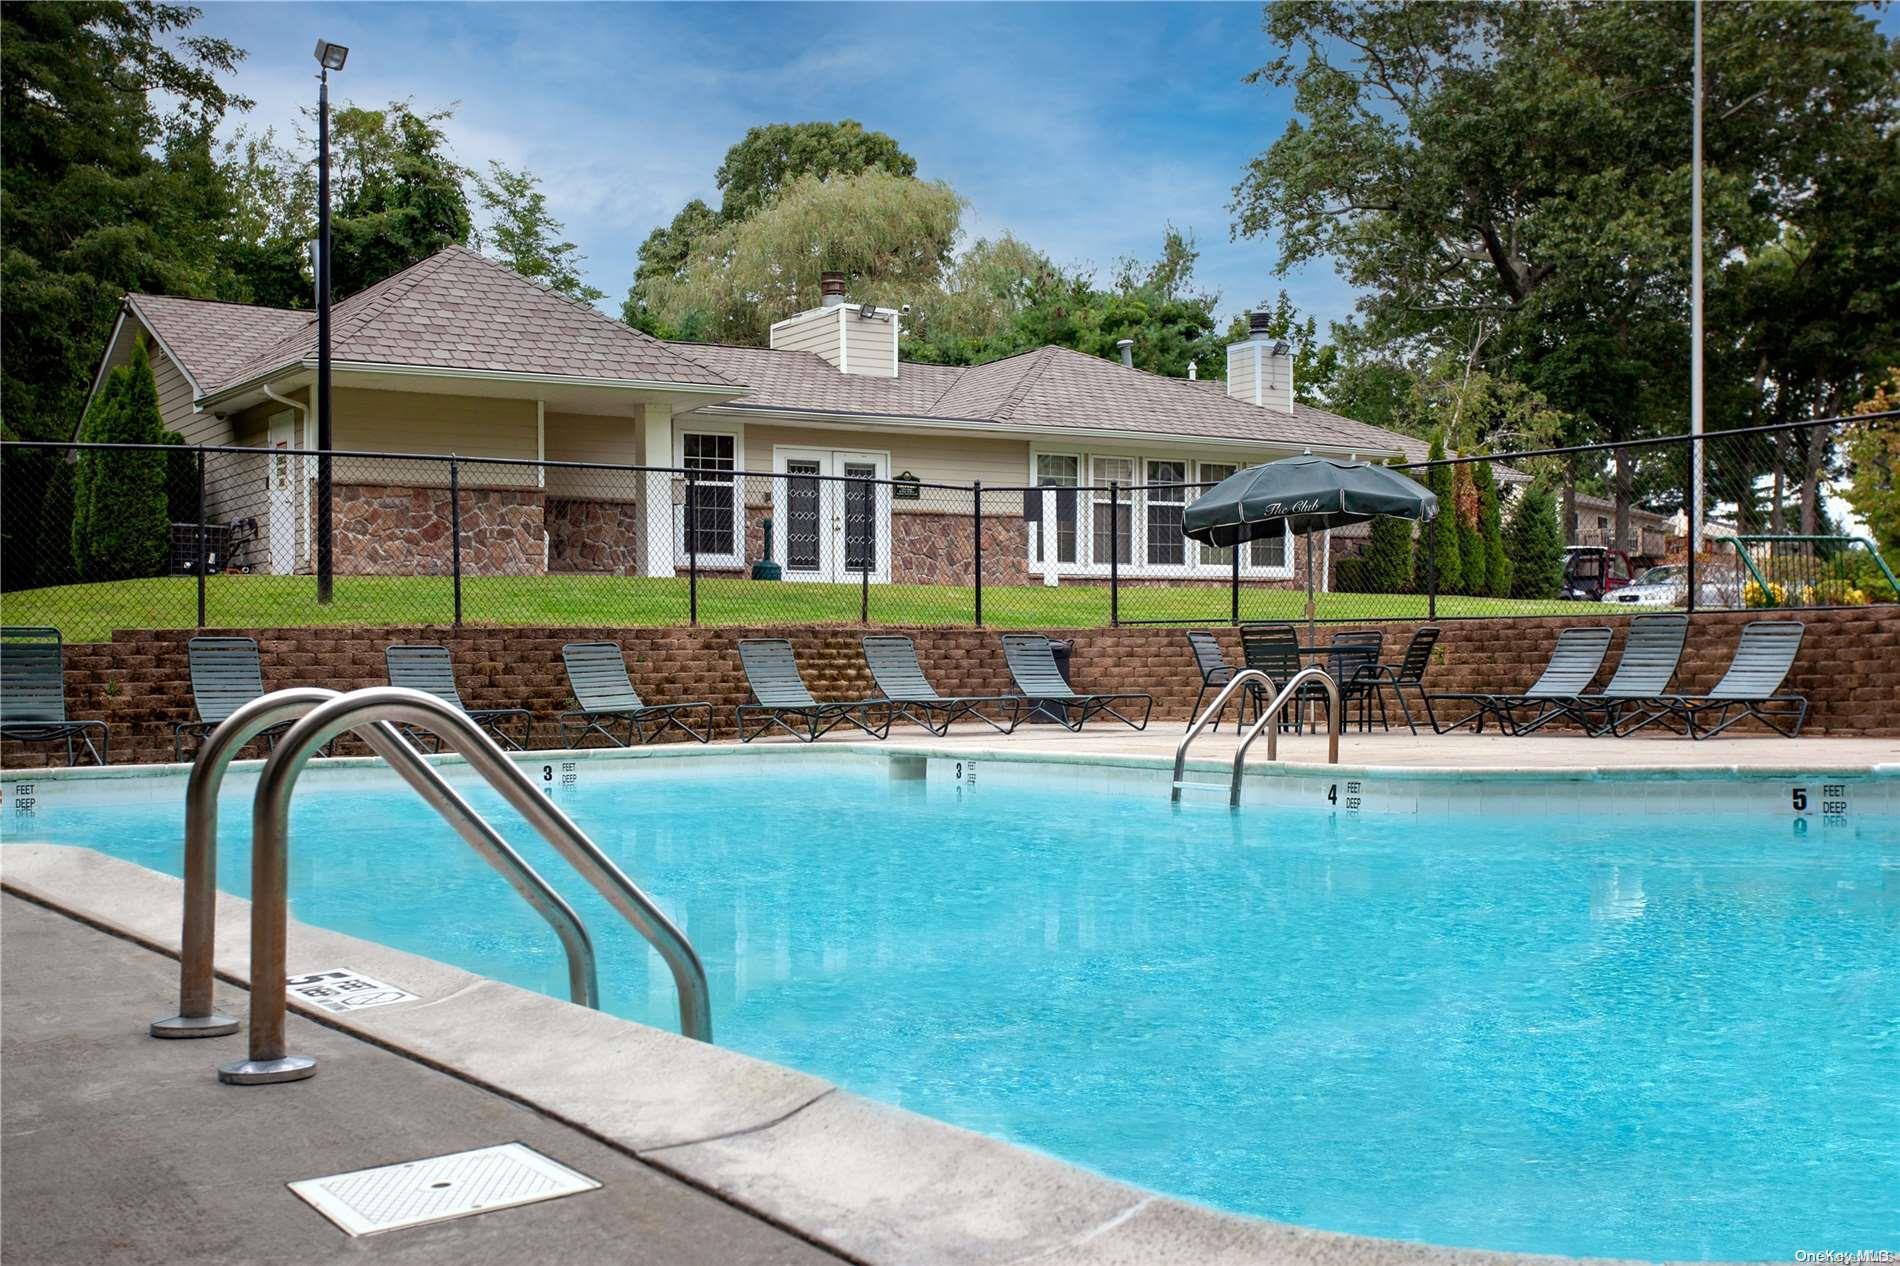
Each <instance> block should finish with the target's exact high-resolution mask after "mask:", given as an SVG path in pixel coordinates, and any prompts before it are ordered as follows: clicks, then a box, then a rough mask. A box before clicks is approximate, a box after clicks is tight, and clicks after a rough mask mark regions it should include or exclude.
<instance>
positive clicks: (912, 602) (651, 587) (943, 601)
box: [0, 575, 1580, 642]
mask: <svg viewBox="0 0 1900 1266" xmlns="http://www.w3.org/2000/svg"><path fill="white" fill-rule="evenodd" d="M687 600H688V596H687V582H686V581H685V580H683V579H668V580H647V579H639V578H628V577H623V576H592V575H553V576H492V577H471V578H468V579H465V580H464V581H463V582H462V618H463V621H464V622H465V623H468V624H548V625H579V626H603V627H606V626H649V627H658V626H665V625H677V624H685V623H687V620H688V614H687V610H688V609H687ZM859 603H860V591H859V587H858V586H857V585H820V584H796V583H788V582H783V581H779V582H773V581H757V580H741V579H734V578H726V577H721V578H716V579H702V580H701V581H700V582H699V622H700V623H701V624H711V625H754V626H770V625H794V624H855V623H857V622H858V620H859V618H860V607H859ZM1230 603H1231V598H1230V594H1229V592H1228V590H1227V589H1225V588H1210V587H1190V586H1181V587H1171V586H1132V585H1130V586H1123V588H1122V590H1121V601H1120V613H1119V614H1120V618H1121V620H1122V622H1123V623H1140V622H1154V623H1168V624H1210V625H1213V624H1225V623H1227V621H1228V620H1229V619H1230V618H1231V614H1232V611H1231V605H1230ZM1579 605H1580V604H1577V603H1567V602H1556V601H1550V602H1534V601H1533V602H1519V601H1511V600H1505V599H1496V598H1459V597H1449V596H1447V597H1441V598H1440V599H1439V600H1438V614H1439V615H1440V616H1441V617H1448V618H1449V617H1455V616H1474V615H1537V614H1558V613H1563V612H1575V611H1577V610H1578V609H1579ZM1305 608H1306V595H1305V593H1303V592H1301V591H1297V590H1289V589H1270V588H1265V587H1255V586H1249V585H1244V584H1243V586H1242V588H1241V591H1240V618H1241V619H1242V620H1298V619H1301V618H1303V617H1304V614H1305ZM973 611H974V608H973V594H972V592H971V590H970V588H969V587H968V586H958V585H872V586H871V587H870V620H871V622H872V623H873V624H916V625H931V624H938V625H967V624H969V623H970V622H971V619H972V616H973ZM1425 613H1426V600H1425V598H1424V596H1423V595H1418V594H1321V595H1319V618H1320V619H1322V620H1375V619H1417V618H1422V617H1423V616H1424V615H1425ZM454 615H455V605H454V592H453V590H452V588H451V585H450V581H449V579H448V578H447V577H445V576H339V577H337V579H336V590H335V597H334V600H333V601H332V602H330V603H329V604H328V605H320V604H319V603H318V602H317V600H316V585H315V582H314V581H313V580H312V579H311V578H310V577H308V576H213V577H211V578H210V580H209V581H208V582H207V585H206V603H205V625H206V626H207V627H209V628H268V627H287V628H294V627H300V626H306V625H325V624H345V625H364V624H372V625H373V624H449V623H451V622H452V621H453V619H454ZM0 620H4V622H5V623H7V624H13V625H51V626H53V627H55V628H57V629H59V631H60V633H61V634H62V635H63V636H64V637H65V639H66V640H67V641H69V642H101V641H105V640H107V639H108V638H110V637H111V635H112V631H113V630H114V629H188V628H195V627H197V625H198V588H197V584H196V582H195V581H193V580H192V579H191V578H189V577H160V578H157V579H152V580H122V581H112V582H107V583H99V584H85V585H60V586H56V587H53V588H48V589H25V590H20V591H18V592H15V593H8V594H3V595H0ZM983 623H984V624H985V625H994V626H995V627H997V628H1098V627H1104V626H1106V625H1108V624H1109V623H1110V610H1109V591H1108V588H1107V586H1105V585H1080V584H1072V585H1061V586H1058V587H1054V588H1051V587H1048V586H1044V585H1025V586H1013V587H1004V586H999V585H985V586H984V587H983Z"/></svg>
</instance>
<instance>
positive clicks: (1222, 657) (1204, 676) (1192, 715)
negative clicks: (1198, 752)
mask: <svg viewBox="0 0 1900 1266" xmlns="http://www.w3.org/2000/svg"><path fill="white" fill-rule="evenodd" d="M1187 640H1188V646H1189V647H1190V648H1191V649H1192V650H1193V651H1194V669H1195V671H1196V672H1198V673H1200V674H1201V689H1200V691H1199V692H1198V693H1197V694H1195V696H1194V707H1193V708H1192V709H1191V710H1190V711H1189V712H1188V722H1187V728H1188V729H1190V730H1191V729H1193V728H1194V723H1195V722H1196V721H1197V720H1199V719H1200V716H1201V700H1203V699H1205V698H1207V692H1208V691H1210V690H1213V691H1217V692H1218V691H1219V690H1220V688H1221V687H1222V686H1225V685H1226V684H1227V683H1228V682H1230V681H1232V680H1233V679H1234V674H1235V673H1237V672H1239V671H1240V669H1238V668H1236V667H1235V666H1234V665H1232V664H1230V663H1228V662H1227V652H1226V651H1224V650H1222V649H1221V644H1220V639H1219V638H1217V637H1215V636H1214V635H1213V634H1212V633H1209V632H1206V631H1205V630H1201V629H1196V630H1194V631H1192V632H1190V633H1189V634H1188V635H1187ZM1229 702H1230V703H1231V702H1233V701H1232V700H1229ZM1240 706H1241V711H1242V717H1241V720H1242V721H1243V722H1244V721H1245V719H1246V717H1245V711H1246V707H1247V695H1246V692H1245V691H1242V692H1241V697H1240ZM1221 711H1222V712H1225V711H1226V708H1224V707H1223V708H1222V709H1221ZM1213 728H1214V729H1216V730H1218V729H1220V718H1219V717H1215V718H1214V725H1213Z"/></svg>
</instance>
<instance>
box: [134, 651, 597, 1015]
mask: <svg viewBox="0 0 1900 1266" xmlns="http://www.w3.org/2000/svg"><path fill="white" fill-rule="evenodd" d="M341 697H342V692H341V691H338V690H329V689H325V688H324V687H322V686H295V687H291V688H289V689H285V690H276V691H272V692H271V693H269V694H265V695H260V696H259V697H257V698H256V699H252V700H250V701H249V702H247V703H244V704H242V705H240V706H239V707H238V708H236V709H234V710H233V711H232V713H231V715H230V716H229V717H227V718H226V719H225V720H223V721H221V722H220V723H219V724H218V726H217V728H215V729H214V730H213V731H212V732H211V734H210V735H209V736H208V737H207V738H206V739H205V741H204V743H203V745H202V746H201V747H200V748H199V750H198V755H197V757H196V759H194V760H193V761H192V763H191V773H190V775H189V776H188V777H187V779H186V781H185V856H184V862H185V873H184V887H185V893H184V897H185V900H184V926H183V928H182V930H181V932H180V936H179V955H178V1014H176V1015H174V1016H169V1017H167V1018H165V1019H163V1020H154V1021H153V1022H152V1025H151V1034H152V1036H153V1037H171V1038H177V1037H223V1036H225V1035H226V1034H230V1033H235V1032H237V1030H238V1022H237V1021H236V1020H235V1019H233V1018H231V1017H230V1016H226V1015H220V1014H219V1013H218V1011H217V1010H216V1009H215V1007H214V1006H213V1002H212V989H213V984H214V975H215V971H214V968H213V964H212V956H213V949H214V942H215V941H216V937H217V917H218V793H219V791H220V790H221V789H222V787H223V784H224V775H225V773H226V772H227V771H228V770H229V769H230V766H231V762H232V761H233V760H234V759H235V758H236V757H237V754H238V753H239V752H240V751H242V750H243V749H244V746H245V744H247V743H249V742H250V741H251V740H252V739H254V738H256V737H257V736H258V735H259V734H262V733H263V732H264V731H266V730H269V729H271V728H273V727H275V726H278V725H282V724H283V723H284V722H286V721H294V720H296V719H297V718H298V717H301V716H303V715H304V714H305V713H307V712H309V711H310V710H311V709H312V708H315V707H317V706H318V705H320V704H324V703H328V702H330V701H331V700H332V699H339V698H341ZM356 732H357V734H358V735H359V736H360V737H361V738H362V739H363V741H364V742H366V743H368V744H369V746H370V748H371V749H372V750H373V751H375V752H376V754H377V755H379V756H381V757H382V758H383V759H384V760H386V761H388V762H389V764H390V766H391V767H392V768H394V769H395V771H396V772H397V773H398V774H400V775H401V776H402V778H403V780H404V781H405V782H407V783H408V784H409V785H410V786H411V787H414V788H415V789H416V790H417V792H419V793H421V794H422V795H423V796H424V797H425V798H428V799H430V801H431V803H435V804H437V807H438V809H440V811H441V812H442V814H443V816H444V817H446V818H447V819H448V820H449V825H451V826H453V827H454V828H455V830H456V833H457V834H459V835H460V836H461V837H462V838H463V839H464V840H466V841H468V843H469V844H470V845H471V846H472V847H473V848H474V849H475V851H476V852H477V853H478V854H480V855H481V858H482V860H483V861H485V862H487V863H488V864H489V865H490V866H492V867H494V868H495V869H496V870H497V871H499V872H500V873H501V876H502V878H504V879H506V880H507V881H508V883H509V884H510V885H511V886H512V887H513V888H514V890H515V891H516V892H518V893H520V894H521V896H522V897H523V898H524V899H525V900H526V901H527V902H528V904H529V905H531V906H533V907H534V909H535V911H536V913H538V914H539V915H540V916H541V917H542V918H544V919H546V920H547V922H548V925H549V926H550V927H552V928H553V929H554V934H555V935H556V936H557V937H559V938H560V940H561V947H562V948H563V949H564V950H565V951H566V952H567V986H568V997H569V998H571V999H572V1000H573V1001H574V1002H575V1003H577V1004H578V1005H580V1006H583V1007H592V1008H596V1009H598V1007H599V1006H600V984H599V975H598V972H597V971H596V969H595V965H594V946H593V942H592V941H591V940H590V939H589V938H588V935H587V929H586V927H585V926H583V925H582V923H581V919H580V916H579V915H578V914H576V913H574V909H573V907H572V906H570V905H568V904H567V902H566V901H564V900H562V899H561V896H560V894H559V893H557V892H555V891H554V889H553V888H552V887H550V886H549V885H548V883H547V881H546V880H544V879H542V878H541V876H540V875H539V874H537V873H536V872H535V870H534V868H533V867H532V866H530V865H528V863H527V862H526V861H525V860H523V858H522V857H521V855H520V854H519V853H517V852H515V850H514V849H513V848H511V847H509V845H508V842H507V841H506V840H504V839H503V838H502V837H501V836H500V835H498V834H497V833H496V832H495V830H494V828H492V827H490V826H489V825H488V823H487V822H486V821H484V820H483V819H482V817H481V815H479V814H478V813H476V812H475V810H474V809H473V808H471V807H470V806H469V805H468V803H467V802H466V801H464V800H463V799H462V798H461V797H460V796H459V795H457V794H456V793H455V791H454V789H453V788H451V787H450V786H449V785H448V784H447V783H446V782H444V781H443V779H442V776H441V775H440V774H438V773H437V772H436V771H435V768H434V767H433V766H431V765H430V764H429V762H428V761H426V760H424V759H423V758H422V755H421V753H419V752H417V751H416V750H415V749H414V748H413V747H411V746H410V745H409V743H408V742H407V741H406V740H404V739H403V737H402V736H401V734H399V733H398V732H397V730H396V727H395V726H393V725H390V724H388V723H387V722H373V721H372V722H365V723H363V724H362V725H360V726H358V727H356Z"/></svg>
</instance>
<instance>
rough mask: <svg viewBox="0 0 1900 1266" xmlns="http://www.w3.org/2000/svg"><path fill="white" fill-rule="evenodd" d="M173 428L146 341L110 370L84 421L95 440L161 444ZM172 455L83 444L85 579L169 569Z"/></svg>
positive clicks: (80, 495)
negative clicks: (163, 407) (169, 425)
mask: <svg viewBox="0 0 1900 1266" xmlns="http://www.w3.org/2000/svg"><path fill="white" fill-rule="evenodd" d="M167 434H168V432H167V431H166V429H165V422H164V418H163V416H162V415H161V414H160V413H159V410H158V385H157V384H156V383H155V382H154V381H153V380H152V362H151V360H150V358H149V357H148V356H147V354H146V351H145V348H144V346H143V345H138V346H135V347H134V348H133V351H132V358H131V359H130V360H129V361H128V362H126V363H125V364H123V365H120V366H119V367H118V368H116V369H114V370H113V371H112V372H111V373H110V374H108V375H107V376H106V381H105V385H104V386H103V387H101V388H100V390H99V394H98V395H96V396H94V397H93V400H92V404H91V405H90V406H89V407H88V408H87V410H86V417H85V420H84V421H83V422H81V423H80V427H79V438H80V440H82V441H84V442H87V443H93V444H159V443H163V442H164V441H165V437H166V435H167ZM168 456H169V455H168V454H165V453H156V452H149V451H129V450H128V451H121V452H99V451H86V450H81V451H80V454H79V456H78V458H77V460H76V461H75V463H74V471H73V527H72V555H73V568H74V570H75V571H76V572H77V573H78V576H79V578H80V579H81V580H127V579H131V578H134V577H139V576H158V575H163V574H164V572H165V569H166V564H167V561H168V559H167V555H168V553H169V549H170V538H171V514H170V505H169V504H168V501H167V484H168V482H169V479H168V470H169V466H170V463H169V460H168Z"/></svg>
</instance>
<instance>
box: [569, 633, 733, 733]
mask: <svg viewBox="0 0 1900 1266" xmlns="http://www.w3.org/2000/svg"><path fill="white" fill-rule="evenodd" d="M561 662H562V663H563V664H565V665H566V666H567V684H568V686H569V687H570V688H571V689H572V690H573V691H574V702H576V703H578V704H579V705H580V706H579V707H578V708H575V709H573V710H571V711H568V712H563V713H562V714H561V717H560V726H561V746H562V747H577V746H579V745H580V744H581V743H584V742H586V741H587V736H588V734H590V733H593V734H598V735H600V736H601V737H602V738H604V739H606V740H607V741H608V742H609V743H612V744H613V745H614V746H615V747H630V746H632V745H633V744H634V743H635V742H636V741H637V742H641V743H651V742H652V741H653V740H654V739H657V738H659V737H660V736H661V735H662V734H664V733H666V732H667V731H668V730H669V729H674V730H678V731H680V732H681V733H682V734H685V735H686V736H687V737H688V738H695V739H698V740H699V741H700V742H702V743H704V742H706V741H707V740H709V739H711V738H712V729H713V706H712V705H711V704H710V703H704V702H700V701H697V700H696V701H694V702H692V703H648V702H647V701H646V700H644V699H642V698H641V697H640V692H639V691H638V690H635V689H634V688H633V679H632V678H631V677H629V676H627V661H626V659H625V658H624V657H623V656H622V655H621V653H620V643H618V642H569V643H568V644H567V645H566V646H563V647H562V648H561ZM702 710H703V711H704V712H705V714H706V719H705V721H704V723H703V728H702V729H694V728H693V726H692V725H691V723H690V722H689V720H688V718H689V717H690V716H691V715H692V714H693V713H694V712H697V711H702ZM621 722H625V723H626V727H627V730H626V734H627V737H626V740H625V741H624V742H623V741H622V740H621V739H620V738H618V737H617V736H616V735H615V734H614V732H613V731H612V730H611V729H609V728H608V727H609V726H610V725H618V724H620V723H621ZM649 725H651V726H652V727H653V728H652V729H651V730H650V731H649V730H648V728H647V727H648V726H649ZM570 732H572V734H573V741H570V740H569V734H570Z"/></svg>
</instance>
